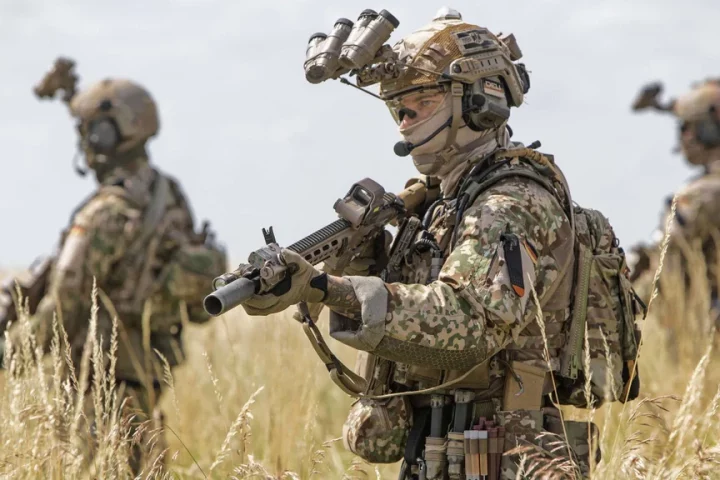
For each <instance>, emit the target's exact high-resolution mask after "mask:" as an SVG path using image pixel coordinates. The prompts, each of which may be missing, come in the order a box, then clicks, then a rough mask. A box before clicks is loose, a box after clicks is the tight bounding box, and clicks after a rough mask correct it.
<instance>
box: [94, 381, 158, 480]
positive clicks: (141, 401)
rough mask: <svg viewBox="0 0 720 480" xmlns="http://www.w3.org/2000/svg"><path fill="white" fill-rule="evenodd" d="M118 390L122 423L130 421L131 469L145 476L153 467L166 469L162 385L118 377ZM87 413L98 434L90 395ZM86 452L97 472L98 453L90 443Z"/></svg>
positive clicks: (133, 472) (127, 444) (128, 443)
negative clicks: (119, 378)
mask: <svg viewBox="0 0 720 480" xmlns="http://www.w3.org/2000/svg"><path fill="white" fill-rule="evenodd" d="M115 391H116V394H117V404H118V405H119V406H121V407H122V409H121V411H120V417H121V419H122V420H121V422H122V421H127V422H128V424H127V427H128V428H129V432H128V433H129V442H125V446H127V447H128V450H129V451H128V452H127V455H128V457H129V458H128V462H129V466H130V470H131V472H132V474H133V476H134V477H135V476H137V475H139V474H141V472H142V473H143V477H144V476H145V475H146V474H147V473H148V472H150V471H151V470H155V471H157V470H158V469H160V468H162V467H163V466H164V463H165V451H166V443H165V434H164V431H163V426H164V415H163V413H162V411H161V410H160V408H159V407H158V403H159V401H160V395H161V390H160V386H159V384H158V383H157V382H156V383H155V384H154V385H153V388H152V390H151V391H150V390H148V389H147V388H145V386H144V385H142V384H140V383H139V382H136V381H132V380H118V385H117V387H116V390H115ZM85 416H86V419H87V422H88V424H89V425H90V427H89V431H90V432H91V435H92V436H93V437H96V434H97V425H96V408H95V405H94V399H93V398H92V395H90V394H88V395H86V396H85ZM92 443H95V442H92ZM83 451H84V456H85V457H86V462H87V463H88V466H89V468H90V471H93V470H94V469H95V467H94V465H95V463H96V459H95V458H94V457H95V452H94V451H93V450H92V449H88V448H87V445H85V448H83Z"/></svg>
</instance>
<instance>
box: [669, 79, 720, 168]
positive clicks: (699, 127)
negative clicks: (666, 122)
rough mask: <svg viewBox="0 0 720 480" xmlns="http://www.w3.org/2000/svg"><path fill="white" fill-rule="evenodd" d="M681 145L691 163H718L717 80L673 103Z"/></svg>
mask: <svg viewBox="0 0 720 480" xmlns="http://www.w3.org/2000/svg"><path fill="white" fill-rule="evenodd" d="M673 112H674V113H675V115H676V116H677V117H678V119H679V120H680V132H681V133H680V145H681V147H682V150H683V153H684V154H685V157H686V158H687V160H688V161H689V162H690V163H693V164H698V165H704V164H707V163H708V162H711V161H715V160H720V80H718V79H712V80H706V81H704V82H702V83H700V84H698V85H697V86H696V87H695V88H693V89H692V90H691V91H690V92H688V93H687V94H685V95H683V96H681V97H679V98H678V99H677V100H675V102H674V105H673Z"/></svg>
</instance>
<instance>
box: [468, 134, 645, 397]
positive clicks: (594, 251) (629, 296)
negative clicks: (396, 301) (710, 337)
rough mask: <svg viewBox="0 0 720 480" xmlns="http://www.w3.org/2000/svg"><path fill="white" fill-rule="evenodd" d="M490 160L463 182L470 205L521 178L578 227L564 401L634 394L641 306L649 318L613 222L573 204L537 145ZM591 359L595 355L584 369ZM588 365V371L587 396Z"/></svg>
mask: <svg viewBox="0 0 720 480" xmlns="http://www.w3.org/2000/svg"><path fill="white" fill-rule="evenodd" d="M493 158H494V161H493V163H492V164H491V165H490V166H489V167H487V168H485V167H486V166H487V164H485V165H484V166H483V168H482V170H481V171H480V172H479V173H478V174H476V175H473V173H471V176H470V181H469V182H468V183H467V184H466V185H463V187H462V188H461V192H462V193H461V195H459V198H460V197H462V196H463V194H464V195H465V196H466V198H463V199H462V202H461V205H462V206H469V205H472V203H473V202H474V200H475V199H476V198H477V196H478V195H480V193H482V192H483V191H485V190H487V189H489V188H490V187H491V186H492V185H494V184H496V183H497V182H499V181H501V180H503V179H506V178H509V177H524V178H528V179H530V180H532V181H534V182H536V183H538V184H540V185H541V186H542V187H543V188H545V189H546V190H548V191H549V192H550V193H552V194H553V196H554V197H555V198H556V199H557V200H558V202H559V203H560V205H562V206H563V209H564V210H565V212H566V215H567V216H568V218H569V220H570V222H571V225H572V226H573V231H574V236H575V241H574V250H575V264H574V266H571V267H570V268H573V267H574V270H573V274H574V282H573V289H572V298H571V316H570V318H569V319H568V321H566V322H565V326H564V329H565V331H564V334H565V338H566V341H565V344H564V346H563V348H562V349H561V351H560V370H559V371H557V372H554V376H555V378H556V384H557V388H558V397H559V398H558V400H559V402H560V404H562V405H573V406H576V407H580V408H590V407H591V406H592V407H597V406H598V405H600V404H602V403H604V402H607V401H610V402H613V401H621V402H623V403H624V402H625V401H627V400H633V399H635V398H636V397H637V396H638V395H639V390H640V380H639V376H638V372H637V368H636V365H635V362H636V357H637V352H638V345H639V342H640V332H639V330H638V329H637V326H636V323H635V318H636V316H637V315H638V314H639V313H641V312H642V314H643V318H644V316H645V313H646V307H645V305H644V304H643V303H642V301H641V300H640V298H639V297H638V296H637V295H636V294H635V291H634V290H633V287H632V284H631V282H630V280H629V279H628V273H629V268H628V266H627V262H626V258H625V252H624V251H623V249H622V248H621V247H620V242H619V240H618V238H617V237H616V236H615V233H614V231H613V228H612V225H611V224H610V221H609V220H608V219H607V218H606V217H605V216H604V215H603V214H602V213H601V212H599V211H597V210H593V209H590V208H584V207H581V206H579V205H577V204H574V203H573V202H572V199H571V196H570V191H569V188H568V186H567V182H566V180H565V178H564V176H563V174H562V172H561V171H560V170H559V168H558V167H557V166H556V165H555V163H554V160H553V157H552V156H551V155H547V154H542V153H540V152H538V151H536V150H535V149H534V145H530V146H529V147H527V148H525V147H514V148H509V149H506V150H500V151H499V152H496V153H495V154H493ZM483 164H484V162H480V164H479V165H478V167H480V166H482V165H483ZM502 166H508V167H510V168H505V169H501V168H500V167H502ZM586 330H587V337H588V345H589V349H588V350H589V351H586V346H585V332H586ZM586 357H589V359H590V361H589V366H588V367H587V368H586V367H585V363H586V362H585V358H586ZM586 371H588V372H589V374H590V398H589V402H588V399H587V398H586V397H587V396H586V393H585V372H586ZM631 379H632V380H631Z"/></svg>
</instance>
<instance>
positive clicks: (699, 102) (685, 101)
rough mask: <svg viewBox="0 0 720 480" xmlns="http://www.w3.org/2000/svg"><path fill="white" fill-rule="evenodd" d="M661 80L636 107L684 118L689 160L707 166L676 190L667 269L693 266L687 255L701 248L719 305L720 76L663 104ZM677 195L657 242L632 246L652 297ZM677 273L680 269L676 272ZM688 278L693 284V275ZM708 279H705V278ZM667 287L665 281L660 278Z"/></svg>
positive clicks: (636, 271) (683, 144)
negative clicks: (653, 282) (659, 258)
mask: <svg viewBox="0 0 720 480" xmlns="http://www.w3.org/2000/svg"><path fill="white" fill-rule="evenodd" d="M660 91H661V90H660V87H659V86H658V85H651V86H648V87H646V88H645V89H644V90H643V91H642V92H641V95H640V96H639V97H638V100H637V101H636V102H635V104H634V105H633V107H634V109H635V110H640V109H643V108H647V107H654V108H656V109H658V110H660V111H664V112H668V113H671V114H673V115H674V116H675V117H676V118H677V119H678V121H679V125H678V127H679V132H678V133H679V140H680V148H681V151H682V153H683V156H684V157H685V160H686V161H687V162H688V163H689V164H691V165H696V166H699V167H701V168H702V171H701V172H700V174H699V175H697V176H695V177H693V178H691V179H690V180H689V181H688V182H687V184H686V185H684V186H683V187H682V188H681V189H680V190H679V191H678V192H677V193H676V196H677V203H676V211H675V216H674V218H672V219H671V222H670V227H671V228H670V230H669V237H668V252H667V254H666V261H665V262H664V268H666V269H667V270H666V273H670V274H672V271H674V270H675V269H679V270H678V272H680V273H681V272H683V271H685V270H688V272H687V273H688V274H690V273H691V272H690V271H689V270H692V267H690V266H689V265H688V257H687V254H688V253H690V252H701V253H702V256H703V259H702V263H703V265H702V266H703V267H705V268H706V269H707V277H706V278H707V283H705V285H706V286H707V288H708V289H709V292H710V295H711V301H712V304H713V305H714V308H716V309H717V303H718V274H719V273H720V272H718V271H717V261H718V256H717V248H718V241H719V240H720V236H719V235H720V79H709V80H706V81H704V82H701V83H699V84H697V85H695V86H694V88H693V89H692V90H691V91H690V92H688V93H687V94H685V95H683V96H681V97H679V98H677V99H675V100H671V101H670V102H668V103H667V104H665V105H663V104H660V103H658V102H657V100H656V96H657V95H658V94H659V93H660ZM672 201H673V197H672V196H671V197H669V198H668V199H667V201H666V208H665V211H664V212H663V214H662V221H661V224H660V227H659V228H658V230H656V232H655V233H654V235H653V236H654V238H653V240H654V244H653V245H650V246H648V245H639V246H637V247H635V248H634V249H633V272H632V276H633V279H634V280H636V281H637V283H638V284H639V290H640V289H641V290H642V291H643V294H644V296H645V297H646V298H647V297H649V296H650V293H651V292H650V291H649V290H650V289H649V285H650V283H651V282H652V277H653V276H654V271H655V268H656V267H657V263H658V254H659V246H660V244H661V243H662V241H663V238H664V237H665V232H666V228H665V227H666V224H667V219H668V216H669V215H670V213H671V211H670V209H671V206H672ZM676 273H677V272H676ZM683 276H687V278H686V281H687V282H688V286H690V282H691V281H696V282H697V280H698V279H694V280H693V279H691V278H690V276H689V275H685V274H683ZM703 283H704V282H703ZM661 286H662V282H661Z"/></svg>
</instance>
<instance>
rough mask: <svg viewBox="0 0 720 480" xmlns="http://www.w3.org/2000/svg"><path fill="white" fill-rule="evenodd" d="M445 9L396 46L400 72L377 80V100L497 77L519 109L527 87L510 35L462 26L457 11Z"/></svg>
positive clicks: (517, 50)
mask: <svg viewBox="0 0 720 480" xmlns="http://www.w3.org/2000/svg"><path fill="white" fill-rule="evenodd" d="M444 10H445V9H443V10H441V11H440V12H438V16H436V18H435V19H434V20H433V21H432V22H430V23H429V24H428V25H426V26H424V27H422V28H420V29H419V30H416V31H415V32H413V33H411V34H410V35H408V36H406V37H405V38H403V39H402V40H400V41H399V42H398V43H396V44H395V46H394V47H393V50H394V51H395V52H396V53H397V55H398V62H399V63H400V64H401V65H403V67H404V68H401V73H400V74H399V75H398V76H397V77H396V78H393V79H386V80H383V81H381V82H380V93H381V96H382V97H383V98H385V99H390V98H393V97H395V96H397V95H400V94H402V93H406V92H409V91H412V90H415V89H421V88H430V87H434V86H438V85H442V84H447V83H449V82H450V81H452V80H455V81H461V82H462V83H465V84H472V83H474V82H476V81H478V80H480V79H482V78H486V77H491V76H499V77H501V78H502V79H503V80H504V82H505V84H506V87H507V89H508V93H509V96H510V98H509V100H510V103H511V104H512V105H515V106H519V105H520V104H521V103H522V101H523V94H524V92H525V91H527V88H526V86H525V85H524V84H523V83H524V81H523V80H521V77H520V74H519V73H518V70H517V67H516V65H515V64H513V61H515V60H518V59H520V58H521V57H522V53H521V52H520V49H519V48H518V46H517V44H516V43H515V38H514V36H513V35H508V36H506V37H503V38H499V37H498V36H496V35H494V34H493V33H491V32H490V31H489V30H487V29H486V28H483V27H479V26H477V25H473V24H470V23H466V22H464V21H463V20H462V18H461V17H460V15H459V14H457V12H454V11H452V10H449V11H447V12H445V11H444Z"/></svg>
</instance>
